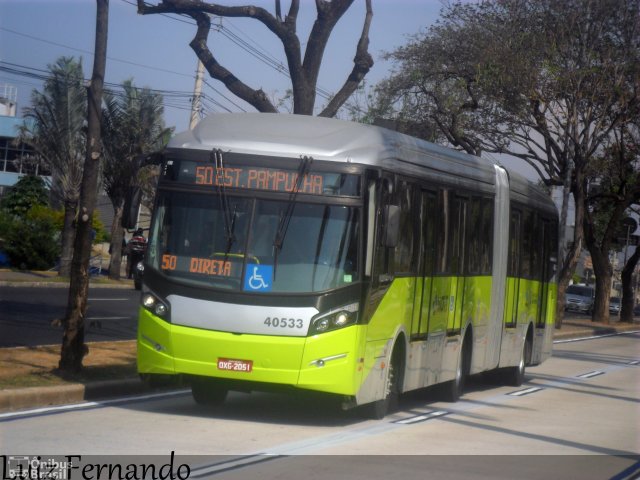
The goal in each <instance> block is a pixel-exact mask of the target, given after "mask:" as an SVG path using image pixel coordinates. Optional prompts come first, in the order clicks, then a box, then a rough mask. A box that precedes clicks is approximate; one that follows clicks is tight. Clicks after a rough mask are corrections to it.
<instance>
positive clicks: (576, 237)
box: [556, 173, 585, 328]
mask: <svg viewBox="0 0 640 480" xmlns="http://www.w3.org/2000/svg"><path fill="white" fill-rule="evenodd" d="M569 175H570V173H569ZM576 175H577V177H578V178H577V179H576V182H575V183H576V187H574V189H573V190H574V192H573V200H574V203H575V213H574V214H575V220H574V222H575V227H574V232H573V243H572V244H571V247H570V248H568V249H567V253H566V255H565V256H564V258H563V262H562V267H561V268H560V272H559V275H558V303H557V305H556V328H562V320H563V319H564V304H565V296H566V294H565V292H566V290H567V287H568V286H569V282H571V279H572V277H573V272H574V271H575V269H576V265H577V264H578V259H579V258H580V254H581V253H582V244H583V241H584V198H585V189H584V182H583V181H582V178H581V176H580V175H578V174H576ZM564 203H567V204H568V202H564ZM563 210H564V205H563ZM561 258H562V257H561Z"/></svg>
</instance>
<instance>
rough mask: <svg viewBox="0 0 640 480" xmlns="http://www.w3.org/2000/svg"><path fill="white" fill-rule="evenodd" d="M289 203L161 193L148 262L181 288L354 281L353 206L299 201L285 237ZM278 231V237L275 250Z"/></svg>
mask: <svg viewBox="0 0 640 480" xmlns="http://www.w3.org/2000/svg"><path fill="white" fill-rule="evenodd" d="M225 203H226V206H225ZM288 205H289V202H287V201H274V200H262V199H255V198H244V197H238V196H227V197H226V198H222V199H221V197H219V196H215V195H206V194H200V193H186V192H168V191H165V192H159V199H158V205H157V208H156V221H155V223H154V226H153V230H152V232H151V234H150V239H149V248H148V251H147V255H148V259H147V264H148V266H149V267H150V268H153V269H155V270H158V271H160V272H162V273H163V274H165V275H167V276H169V277H171V278H174V279H176V280H179V281H181V282H183V283H185V284H192V285H198V286H207V287H212V288H218V289H225V290H236V291H244V292H256V293H267V294H268V293H272V292H273V293H285V292H295V293H303V292H317V291H323V290H329V289H333V288H337V287H340V286H344V285H347V284H350V283H352V282H355V281H356V280H357V279H358V265H357V259H358V231H359V209H358V208H356V207H350V206H343V205H322V204H312V203H302V202H297V203H296V204H295V206H294V207H293V210H292V212H291V213H290V219H289V222H288V224H287V225H288V226H287V228H286V230H285V231H284V232H283V231H282V228H281V223H282V222H283V218H284V217H285V216H286V215H287V207H288ZM225 216H226V219H225ZM279 230H280V235H281V236H282V237H283V239H282V244H281V248H276V247H275V246H274V243H275V240H276V236H277V234H278V232H279Z"/></svg>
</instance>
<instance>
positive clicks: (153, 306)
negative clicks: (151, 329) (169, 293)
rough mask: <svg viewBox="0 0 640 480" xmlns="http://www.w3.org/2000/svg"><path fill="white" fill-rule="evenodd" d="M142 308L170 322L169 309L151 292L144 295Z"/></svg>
mask: <svg viewBox="0 0 640 480" xmlns="http://www.w3.org/2000/svg"><path fill="white" fill-rule="evenodd" d="M142 306H143V307H144V308H146V309H147V310H149V311H150V312H151V313H153V314H154V315H157V316H158V317H161V318H163V319H164V320H167V321H169V307H168V306H167V304H166V303H164V302H163V301H162V300H160V299H159V298H158V297H157V296H156V295H154V294H153V293H151V292H145V293H144V294H143V295H142Z"/></svg>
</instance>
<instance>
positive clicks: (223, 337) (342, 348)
mask: <svg viewBox="0 0 640 480" xmlns="http://www.w3.org/2000/svg"><path fill="white" fill-rule="evenodd" d="M359 328H361V327H360V326H358V325H353V326H350V327H347V328H344V329H341V330H336V331H333V332H328V333H324V334H322V335H315V336H311V337H285V336H268V335H253V334H236V333H229V332H219V331H212V330H204V329H199V328H193V327H184V326H179V325H172V324H170V323H167V322H165V321H164V320H161V319H160V318H158V317H156V316H154V315H152V314H151V313H150V312H148V311H147V310H145V309H141V310H140V319H139V325H138V358H137V360H138V372H139V373H140V374H144V375H153V374H158V375H198V376H205V377H214V378H220V379H227V380H232V381H233V382H236V383H237V382H246V383H247V385H246V388H247V389H249V390H250V389H251V384H252V383H255V384H274V385H283V386H293V387H296V388H302V389H307V390H315V391H320V392H327V393H335V394H341V395H355V393H356V391H357V389H358V385H359V383H360V379H361V377H362V365H361V362H359V361H358V359H357V358H356V357H357V355H356V345H357V335H358V334H359Z"/></svg>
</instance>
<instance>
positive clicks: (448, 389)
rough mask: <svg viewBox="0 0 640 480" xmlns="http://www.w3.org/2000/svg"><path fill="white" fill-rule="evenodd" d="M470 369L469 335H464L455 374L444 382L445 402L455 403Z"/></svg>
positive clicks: (462, 391)
mask: <svg viewBox="0 0 640 480" xmlns="http://www.w3.org/2000/svg"><path fill="white" fill-rule="evenodd" d="M470 371H471V335H470V334H467V335H465V336H464V340H463V341H462V346H461V348H460V358H459V359H458V364H457V365H456V376H455V378H454V379H453V380H450V381H448V382H446V383H445V384H444V397H445V400H446V401H447V402H452V403H455V402H457V401H458V400H460V397H461V396H462V394H463V393H464V387H465V384H466V383H467V377H468V376H469V372H470Z"/></svg>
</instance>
